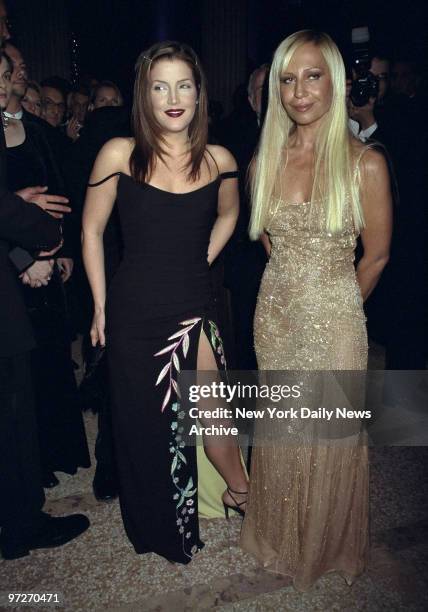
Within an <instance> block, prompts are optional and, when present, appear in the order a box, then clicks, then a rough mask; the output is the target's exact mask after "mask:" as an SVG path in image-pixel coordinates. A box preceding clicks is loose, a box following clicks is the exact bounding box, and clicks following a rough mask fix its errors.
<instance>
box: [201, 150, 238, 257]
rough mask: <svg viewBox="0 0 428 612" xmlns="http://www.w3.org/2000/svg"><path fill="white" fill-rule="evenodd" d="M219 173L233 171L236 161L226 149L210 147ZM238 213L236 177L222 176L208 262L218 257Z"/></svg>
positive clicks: (231, 231) (235, 167)
mask: <svg viewBox="0 0 428 612" xmlns="http://www.w3.org/2000/svg"><path fill="white" fill-rule="evenodd" d="M211 149H212V150H213V153H214V154H215V159H216V162H217V164H218V167H219V171H220V173H221V174H222V173H224V172H235V171H236V170H237V165H236V161H235V159H234V158H233V156H232V155H231V154H230V153H229V151H228V150H227V149H224V148H223V147H218V146H216V147H213V146H212V147H211ZM238 214H239V191H238V179H237V178H224V179H223V180H222V181H221V183H220V188H219V192H218V205H217V219H216V221H215V223H214V226H213V228H212V231H211V236H210V244H209V246H208V263H209V264H210V265H211V264H212V262H213V261H214V260H215V259H216V258H217V257H218V255H219V254H220V253H221V251H222V250H223V248H224V247H225V246H226V244H227V242H228V240H229V238H230V237H231V236H232V234H233V230H234V229H235V225H236V222H237V220H238Z"/></svg>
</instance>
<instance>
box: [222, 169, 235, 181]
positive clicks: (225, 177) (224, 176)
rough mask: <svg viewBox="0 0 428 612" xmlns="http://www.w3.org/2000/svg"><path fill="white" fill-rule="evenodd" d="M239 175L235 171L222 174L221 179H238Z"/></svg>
mask: <svg viewBox="0 0 428 612" xmlns="http://www.w3.org/2000/svg"><path fill="white" fill-rule="evenodd" d="M238 176H239V173H238V170H233V171H232V172H222V173H221V174H220V178H221V179H222V180H223V179H230V178H238Z"/></svg>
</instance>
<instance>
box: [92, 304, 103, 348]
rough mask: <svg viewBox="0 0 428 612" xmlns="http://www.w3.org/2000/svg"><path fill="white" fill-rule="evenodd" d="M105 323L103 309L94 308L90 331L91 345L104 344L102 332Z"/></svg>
mask: <svg viewBox="0 0 428 612" xmlns="http://www.w3.org/2000/svg"><path fill="white" fill-rule="evenodd" d="M105 324H106V317H105V313H104V310H101V309H99V310H96V311H95V313H94V318H93V319H92V325H91V331H90V336H91V343H92V346H97V344H98V343H100V345H101V346H105V345H106V337H105V333H104V330H105Z"/></svg>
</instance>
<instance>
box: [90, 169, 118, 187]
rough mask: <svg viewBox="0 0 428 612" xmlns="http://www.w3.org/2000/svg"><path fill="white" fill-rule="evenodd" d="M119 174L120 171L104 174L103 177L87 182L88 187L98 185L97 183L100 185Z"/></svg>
mask: <svg viewBox="0 0 428 612" xmlns="http://www.w3.org/2000/svg"><path fill="white" fill-rule="evenodd" d="M121 174H122V172H113V174H109V175H108V176H106V177H105V178H103V179H101V180H100V181H97V182H96V183H88V187H98V186H99V185H102V184H103V183H105V182H106V181H108V180H109V179H111V178H113V176H120V175H121Z"/></svg>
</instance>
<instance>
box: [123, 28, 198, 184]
mask: <svg viewBox="0 0 428 612" xmlns="http://www.w3.org/2000/svg"><path fill="white" fill-rule="evenodd" d="M161 59H168V60H173V59H179V60H182V61H183V62H186V64H188V65H189V66H190V68H191V69H192V73H193V78H194V80H195V84H196V87H197V89H198V92H199V96H198V105H197V107H196V111H195V115H194V117H193V119H192V121H191V123H190V125H189V139H190V160H189V163H188V166H187V167H188V168H189V173H188V177H189V179H190V180H192V181H196V180H197V179H198V178H199V176H200V168H201V163H202V160H203V159H204V155H205V149H206V145H207V138H208V96H207V87H206V79H205V75H204V73H203V70H202V67H201V64H200V61H199V59H198V57H197V55H196V53H195V52H194V51H193V49H191V48H190V47H189V46H188V45H186V44H183V43H179V42H175V41H169V40H168V41H164V42H161V43H156V44H155V45H152V46H151V47H150V48H149V49H147V51H143V52H142V53H141V55H140V56H139V58H138V60H137V63H136V66H135V71H136V77H135V84H134V100H133V105H132V126H133V131H134V137H135V146H134V149H133V151H132V153H131V158H130V168H131V174H132V177H133V178H134V179H135V180H136V181H138V182H141V183H142V182H144V181H145V180H148V179H150V176H151V174H152V172H153V169H154V164H155V163H156V162H155V159H156V156H157V157H159V158H160V159H162V160H163V159H164V156H166V155H168V152H167V151H166V150H165V148H163V147H162V145H163V144H165V139H164V138H163V136H162V134H161V128H160V126H159V124H158V123H157V121H156V119H155V116H154V113H153V109H152V103H151V99H150V80H149V79H150V70H151V68H152V66H153V64H154V63H155V62H157V61H159V60H161Z"/></svg>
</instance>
